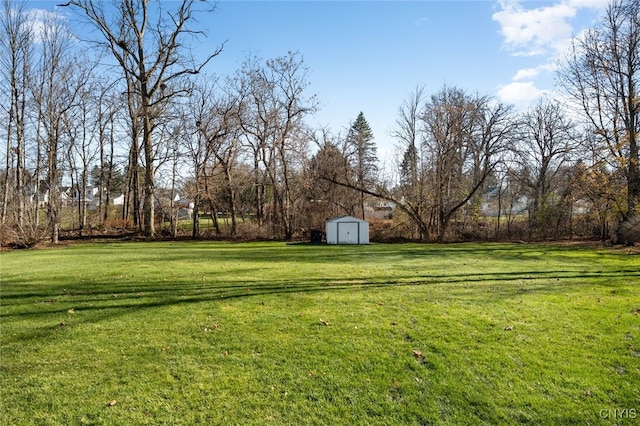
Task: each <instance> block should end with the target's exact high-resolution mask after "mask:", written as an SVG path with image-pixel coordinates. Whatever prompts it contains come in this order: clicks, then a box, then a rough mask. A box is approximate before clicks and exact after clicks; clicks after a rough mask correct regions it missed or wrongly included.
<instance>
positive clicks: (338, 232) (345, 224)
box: [325, 216, 369, 244]
mask: <svg viewBox="0 0 640 426" xmlns="http://www.w3.org/2000/svg"><path fill="white" fill-rule="evenodd" d="M325 230H326V235H327V244H369V222H367V221H366V220H362V219H358V218H357V217H353V216H340V217H336V218H333V219H329V220H327V223H326V224H325Z"/></svg>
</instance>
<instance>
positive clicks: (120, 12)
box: [65, 0, 222, 237]
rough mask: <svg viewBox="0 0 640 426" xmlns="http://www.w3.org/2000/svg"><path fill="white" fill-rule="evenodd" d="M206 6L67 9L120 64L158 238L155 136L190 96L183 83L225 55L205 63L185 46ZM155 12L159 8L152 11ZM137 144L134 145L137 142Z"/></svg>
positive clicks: (128, 0) (132, 0) (98, 4)
mask: <svg viewBox="0 0 640 426" xmlns="http://www.w3.org/2000/svg"><path fill="white" fill-rule="evenodd" d="M203 3H206V2H197V1H196V0H181V1H180V2H179V3H178V4H177V5H176V6H175V7H174V5H173V4H172V5H171V7H168V8H165V7H164V5H163V4H162V3H161V2H151V1H150V0H112V2H111V4H110V6H111V7H109V9H108V10H105V4H108V3H107V2H104V1H100V0H71V1H69V2H68V3H66V4H65V6H71V7H74V8H76V9H78V10H80V11H81V12H82V13H83V15H84V16H85V17H86V18H87V19H88V21H89V22H90V23H91V24H92V25H93V26H94V27H95V28H96V29H97V31H98V34H99V36H100V38H101V39H100V40H97V41H96V42H97V43H98V44H99V45H100V46H102V47H104V48H105V49H106V50H107V51H108V52H109V53H110V54H111V55H112V56H113V58H114V59H115V60H116V62H117V64H118V66H119V67H120V69H121V71H122V73H123V75H124V77H125V80H126V81H127V86H128V91H127V93H129V95H130V96H134V97H135V98H136V105H137V110H136V115H135V118H137V119H138V120H139V121H140V127H141V137H142V140H141V146H142V154H143V159H144V172H145V176H144V233H145V235H147V236H149V237H152V236H153V235H154V234H155V225H154V202H155V195H154V191H155V186H154V181H155V179H154V178H155V160H156V158H155V154H156V152H155V149H156V144H157V141H154V136H153V134H154V130H155V129H156V127H157V125H158V118H159V117H160V116H161V115H162V114H163V113H164V110H165V107H166V105H167V103H168V101H170V100H172V99H175V98H176V97H179V96H182V95H185V94H187V93H188V90H187V88H186V87H185V84H184V81H183V80H184V78H185V77H187V76H189V75H193V74H198V73H199V72H200V71H201V69H202V68H203V67H204V66H205V65H206V64H207V63H208V62H209V61H210V60H211V59H212V58H214V57H215V56H217V55H218V54H219V53H220V52H221V51H222V47H218V48H216V49H215V51H214V52H213V53H212V54H210V55H209V56H208V57H206V58H205V59H204V60H203V61H201V62H199V63H196V61H195V60H194V59H193V58H192V57H190V55H189V54H188V53H189V52H188V48H187V47H186V46H185V44H184V43H185V41H186V39H187V38H188V37H193V36H194V35H195V34H197V33H198V32H197V31H195V30H194V28H193V27H192V25H193V24H194V21H195V13H196V12H197V5H201V4H203ZM152 5H154V6H155V8H153V7H152ZM134 143H135V142H134Z"/></svg>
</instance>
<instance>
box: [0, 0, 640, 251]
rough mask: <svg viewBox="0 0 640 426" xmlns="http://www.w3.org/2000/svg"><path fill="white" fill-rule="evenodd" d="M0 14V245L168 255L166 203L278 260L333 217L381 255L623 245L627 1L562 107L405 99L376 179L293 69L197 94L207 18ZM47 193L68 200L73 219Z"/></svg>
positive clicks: (86, 4) (126, 1)
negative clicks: (403, 248)
mask: <svg viewBox="0 0 640 426" xmlns="http://www.w3.org/2000/svg"><path fill="white" fill-rule="evenodd" d="M2 1H3V3H2V7H3V13H1V14H0V49H1V51H2V54H1V55H0V57H1V59H0V68H1V72H2V76H3V78H2V86H3V90H2V92H1V94H0V96H2V100H1V102H0V104H1V108H2V110H1V112H2V114H3V118H2V120H1V121H0V132H2V133H1V134H2V136H3V137H4V139H5V144H4V145H5V149H4V155H5V161H4V167H3V170H2V173H1V176H0V179H1V183H2V185H1V189H0V191H1V197H2V198H1V199H0V203H1V209H2V210H1V222H2V223H1V226H2V233H3V243H6V242H13V243H19V244H23V245H31V244H33V243H35V242H37V241H41V240H43V239H49V240H51V241H52V242H53V243H57V241H58V239H59V234H60V227H61V225H62V226H64V224H65V221H68V216H69V215H71V216H72V217H73V221H72V223H73V224H74V227H76V228H77V230H78V231H79V232H80V233H83V232H88V231H89V229H90V228H92V227H96V226H102V227H105V226H108V225H109V224H113V223H119V224H123V225H126V226H127V227H128V228H130V229H133V230H135V231H137V232H140V233H141V234H143V235H145V236H147V237H154V236H156V235H157V234H158V232H159V228H158V227H159V226H160V228H162V229H163V230H164V226H165V225H164V224H168V228H167V229H168V232H170V233H171V234H172V235H174V236H175V235H177V234H178V232H179V230H178V221H177V213H176V212H177V211H178V209H179V208H180V207H184V205H183V204H184V202H183V201H176V200H175V199H176V194H181V195H182V197H183V198H184V199H186V200H188V201H189V204H191V206H192V207H193V216H192V220H191V222H190V229H189V230H188V232H189V234H190V235H192V236H193V237H199V236H201V235H202V229H201V223H200V219H201V214H200V213H203V212H207V213H208V216H210V217H211V220H212V222H213V226H214V232H215V233H216V234H219V235H222V236H224V237H227V238H235V237H238V236H245V237H248V236H250V237H253V238H255V237H259V238H279V239H280V238H281V239H287V240H290V239H292V238H296V237H298V236H300V235H301V234H302V233H303V232H304V231H305V230H310V229H322V228H323V224H324V220H326V219H327V218H328V217H332V216H338V215H343V214H350V215H354V216H359V217H362V218H365V219H369V220H372V221H373V222H372V231H373V232H374V233H376V232H377V237H378V238H381V239H382V238H385V239H397V238H402V239H413V240H420V241H434V240H437V241H444V240H451V239H466V238H473V239H502V238H510V239H512V238H519V239H539V238H567V237H574V236H588V237H599V238H602V239H607V238H610V237H614V239H616V240H618V241H620V242H626V243H633V242H634V241H635V240H636V239H637V238H638V237H640V235H639V234H640V230H639V225H638V224H639V220H638V219H637V208H638V207H637V206H638V203H639V202H640V198H639V197H640V171H639V163H638V147H637V133H638V129H639V127H640V120H639V119H638V116H639V114H640V96H639V95H638V89H637V87H638V76H639V75H640V5H639V4H638V3H637V2H635V1H632V0H614V1H613V2H612V3H611V4H610V5H609V6H608V7H607V9H606V11H605V13H604V15H603V16H602V19H601V20H600V21H599V22H598V23H597V24H595V25H594V27H593V28H591V29H590V30H588V31H586V32H585V33H584V34H582V35H581V36H579V37H576V38H575V39H574V42H573V46H572V50H571V52H570V53H569V54H568V55H567V57H566V58H564V60H563V63H562V65H561V67H560V70H559V71H558V82H559V85H560V86H561V87H562V88H563V89H564V94H565V96H564V97H563V98H562V99H550V98H541V99H540V100H539V101H538V102H537V103H536V104H535V105H533V106H532V107H530V108H529V109H528V110H526V111H516V110H515V109H514V107H513V106H511V105H507V104H504V103H502V102H500V101H498V100H497V99H495V98H493V97H492V96H489V95H485V94H479V93H472V92H468V91H466V90H463V89H461V88H458V87H455V86H448V85H446V86H444V87H442V88H441V89H440V90H438V91H437V92H435V93H433V94H427V93H425V89H424V87H423V86H417V87H416V88H415V89H414V90H413V91H412V92H411V93H410V95H409V96H407V98H406V99H405V100H404V101H403V103H402V105H400V106H399V108H398V113H397V119H396V125H395V126H394V129H393V131H392V136H393V138H394V140H395V141H396V144H397V149H398V155H397V156H396V162H395V164H393V165H391V167H389V166H387V167H384V168H383V167H380V164H379V161H378V157H377V149H376V145H375V140H374V135H373V133H372V130H371V127H370V125H369V123H368V122H367V120H366V118H365V115H364V113H362V112H360V113H359V114H358V115H357V116H356V117H355V118H353V119H352V121H350V122H349V124H348V126H347V128H346V130H345V131H343V132H340V133H334V132H332V131H331V130H330V129H326V128H319V129H318V128H313V127H311V126H310V125H309V124H308V122H309V118H311V117H312V116H313V114H314V113H316V112H317V111H318V108H319V100H318V98H317V96H316V95H314V94H313V92H312V91H311V84H310V80H309V69H308V67H307V66H306V64H305V62H304V58H303V56H302V54H301V53H300V52H287V53H286V54H284V55H282V56H280V57H276V58H269V59H263V58H259V57H249V58H247V59H246V60H245V62H244V63H243V64H242V65H241V66H240V67H239V69H238V70H237V71H236V72H235V73H233V74H232V75H228V76H211V75H207V74H206V73H205V72H204V69H205V66H207V65H208V64H215V57H216V56H218V55H219V54H220V53H222V52H223V48H224V43H222V44H220V45H219V46H216V47H215V48H213V49H212V51H211V52H210V54H209V55H207V56H206V57H205V58H200V59H198V58H194V56H193V54H192V51H191V49H190V46H192V45H193V43H198V42H200V41H201V38H202V37H203V36H204V35H203V34H202V33H200V32H199V31H197V30H196V27H195V18H196V17H197V16H198V15H199V14H201V13H207V12H211V10H212V9H213V7H211V5H209V4H208V3H206V2H201V1H195V0H181V1H180V2H176V3H172V4H171V6H170V7H165V6H163V5H162V4H161V2H150V1H145V0H113V1H111V2H104V1H97V0H71V1H69V2H68V3H66V4H64V5H63V6H64V7H67V8H69V9H71V10H72V11H73V12H74V13H76V16H78V18H80V19H81V20H83V21H84V23H86V24H88V26H89V27H90V28H92V29H93V30H92V31H91V32H90V36H91V37H92V39H91V40H88V41H81V38H80V37H77V36H75V35H74V34H73V33H72V31H71V29H70V28H69V27H68V26H67V21H65V20H63V19H62V18H60V16H59V15H56V14H48V15H46V17H45V19H46V21H45V22H43V23H42V25H35V21H34V18H33V16H32V15H31V14H30V12H29V10H28V9H27V3H26V2H25V1H22V0H2ZM88 47H91V49H88ZM64 186H69V187H71V188H73V190H74V191H75V193H76V194H79V195H78V196H76V197H75V198H74V199H73V200H72V206H71V207H69V206H68V203H66V202H65V200H64V199H63V195H64V194H63V193H62V188H63V187H64ZM89 188H95V194H96V197H97V199H98V202H97V203H96V206H97V207H96V210H94V211H92V210H89V208H88V204H87V203H86V202H85V200H84V194H86V193H87V191H88V190H89ZM115 193H118V194H121V196H122V199H123V202H122V205H121V206H118V208H116V206H114V205H112V204H110V203H109V200H110V199H111V197H112V196H113V195H114V194H115ZM160 193H163V194H168V196H166V197H161V196H160ZM45 194H46V195H45ZM80 194H82V195H80ZM163 200H165V201H163ZM166 200H168V201H166ZM381 212H382V213H381ZM373 238H376V234H374V235H373Z"/></svg>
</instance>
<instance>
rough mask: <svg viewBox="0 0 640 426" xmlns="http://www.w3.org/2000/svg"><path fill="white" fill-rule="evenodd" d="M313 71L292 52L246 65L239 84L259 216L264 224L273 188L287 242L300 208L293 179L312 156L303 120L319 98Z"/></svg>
mask: <svg viewBox="0 0 640 426" xmlns="http://www.w3.org/2000/svg"><path fill="white" fill-rule="evenodd" d="M308 72H309V70H308V68H307V67H306V65H305V64H304V61H303V59H302V56H301V55H300V54H299V53H298V52H289V53H288V54H287V55H285V56H281V57H278V58H275V59H269V60H267V61H265V63H264V64H262V63H261V61H260V60H257V59H255V60H252V61H248V62H246V63H245V65H244V66H243V68H242V69H241V70H240V72H239V75H238V76H237V77H236V80H235V85H236V88H235V90H236V92H237V97H238V99H240V106H241V109H240V114H239V117H240V124H241V126H242V130H243V132H244V136H245V138H244V141H245V144H246V146H247V147H248V148H249V150H250V151H251V152H252V154H253V165H254V179H255V186H256V203H257V206H256V215H257V217H258V221H259V222H261V220H262V218H263V212H264V206H263V203H265V201H266V200H265V199H264V195H265V193H264V189H265V184H268V185H269V186H270V190H271V198H270V200H268V201H270V204H271V205H270V214H271V217H270V219H271V224H272V226H273V230H274V233H277V232H280V231H281V232H282V233H283V234H284V237H285V238H286V239H290V238H291V237H292V235H293V227H294V216H295V210H296V207H295V205H296V204H297V201H299V200H301V198H300V195H301V194H300V192H299V191H296V188H299V187H300V186H298V185H295V184H294V179H295V177H296V175H299V174H301V173H302V170H303V161H302V157H305V156H306V153H307V149H306V148H307V143H308V138H307V137H306V135H307V132H306V129H305V126H304V118H305V117H306V116H307V115H309V114H311V113H313V112H315V111H316V109H317V99H316V97H315V95H311V96H307V95H306V93H305V91H306V89H307V88H308V86H309V81H308ZM265 204H266V203H265Z"/></svg>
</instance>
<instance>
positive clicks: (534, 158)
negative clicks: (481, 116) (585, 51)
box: [513, 99, 581, 234]
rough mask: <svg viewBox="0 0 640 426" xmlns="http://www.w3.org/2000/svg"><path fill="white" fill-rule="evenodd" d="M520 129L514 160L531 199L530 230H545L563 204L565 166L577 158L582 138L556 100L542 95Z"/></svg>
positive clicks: (528, 112)
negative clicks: (577, 150) (545, 98)
mask: <svg viewBox="0 0 640 426" xmlns="http://www.w3.org/2000/svg"><path fill="white" fill-rule="evenodd" d="M519 129H520V134H519V137H518V144H517V145H515V146H514V147H513V153H514V156H513V162H514V163H515V164H517V170H518V173H517V175H518V176H519V178H520V182H521V183H522V187H523V188H525V189H526V191H527V196H528V197H529V199H530V203H531V204H530V208H529V230H530V232H535V231H541V232H543V234H544V233H546V230H547V229H548V227H549V224H550V223H549V221H552V220H554V217H552V216H557V212H558V207H559V206H561V204H562V203H561V201H562V197H561V195H562V193H563V191H564V188H563V187H562V185H563V184H564V183H565V182H564V177H565V176H564V174H565V171H566V167H567V166H568V165H570V164H572V163H573V164H575V162H576V161H577V160H578V158H577V156H576V154H577V153H576V149H577V148H578V147H579V146H580V145H581V140H580V137H579V135H578V134H577V132H576V131H575V125H574V123H572V122H571V121H570V120H569V119H568V118H567V116H566V114H565V113H564V111H563V110H562V108H561V106H560V104H559V102H557V101H548V100H544V99H541V100H540V101H539V102H538V103H537V104H536V105H535V106H534V107H532V108H531V109H530V110H528V111H526V112H525V113H524V114H523V117H522V121H521V123H520V126H519Z"/></svg>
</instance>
